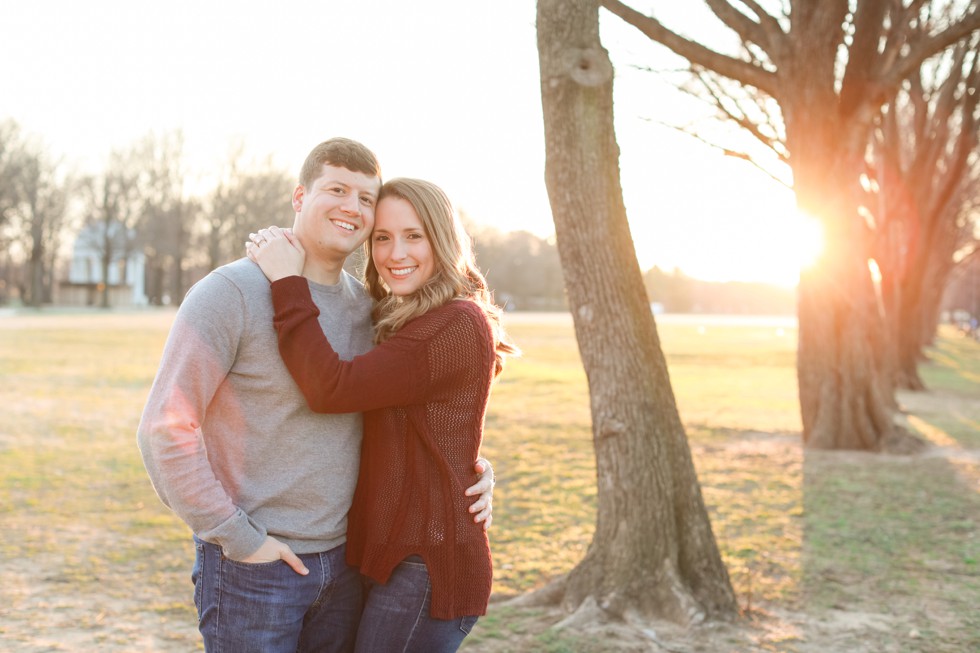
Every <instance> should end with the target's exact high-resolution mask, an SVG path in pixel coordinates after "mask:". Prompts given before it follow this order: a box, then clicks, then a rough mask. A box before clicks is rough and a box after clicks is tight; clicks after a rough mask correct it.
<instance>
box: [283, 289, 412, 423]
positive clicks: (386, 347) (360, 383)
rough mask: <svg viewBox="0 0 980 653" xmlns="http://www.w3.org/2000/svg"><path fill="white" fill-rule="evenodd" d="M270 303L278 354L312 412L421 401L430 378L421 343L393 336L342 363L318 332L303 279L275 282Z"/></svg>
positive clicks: (383, 406)
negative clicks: (272, 309)
mask: <svg viewBox="0 0 980 653" xmlns="http://www.w3.org/2000/svg"><path fill="white" fill-rule="evenodd" d="M272 303H273V307H274V308H275V318H274V325H275V327H276V332H277V333H278V334H279V353H280V355H281V356H282V359H283V362H284V363H285V364H286V368H287V369H288V370H289V373H290V374H291V375H292V377H293V379H294V380H295V381H296V384H297V385H298V386H299V388H300V390H301V391H302V393H303V396H304V397H305V398H306V403H307V404H308V405H309V407H310V409H311V410H313V411H314V412H318V413H352V412H363V411H366V410H374V409H377V408H385V407H388V406H407V405H410V404H414V403H418V402H420V401H422V400H423V398H424V396H425V390H426V383H425V382H424V381H425V380H426V379H427V377H428V375H427V374H426V373H425V368H426V347H425V343H424V342H421V341H418V340H412V339H407V338H397V337H396V338H393V339H391V340H389V341H387V342H385V343H383V344H381V345H379V346H378V347H375V348H374V349H372V350H371V351H370V352H368V353H367V354H364V355H361V356H357V357H356V358H354V359H353V360H351V361H344V360H341V359H340V357H339V356H338V355H337V353H336V352H335V351H334V350H333V347H331V346H330V341H329V340H327V337H326V336H325V335H324V333H323V330H322V329H321V328H320V324H319V322H318V320H317V317H318V316H319V315H320V311H319V309H318V308H317V307H316V304H314V303H313V299H312V297H311V296H310V287H309V283H308V282H307V281H306V279H305V278H303V277H300V276H292V277H286V278H284V279H280V280H278V281H276V282H274V283H273V284H272Z"/></svg>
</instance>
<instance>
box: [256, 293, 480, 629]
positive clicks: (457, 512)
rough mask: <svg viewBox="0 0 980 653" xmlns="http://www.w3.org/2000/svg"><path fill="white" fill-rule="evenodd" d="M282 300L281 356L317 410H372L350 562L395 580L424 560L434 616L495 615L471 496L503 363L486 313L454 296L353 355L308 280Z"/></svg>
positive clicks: (351, 523)
mask: <svg viewBox="0 0 980 653" xmlns="http://www.w3.org/2000/svg"><path fill="white" fill-rule="evenodd" d="M272 301H273V305H274V307H275V311H276V314H275V327H276V331H277V332H278V334H279V352H280V353H281V355H282V358H283V361H285V363H286V367H287V368H288V369H289V372H290V374H292V376H293V379H295V380H296V383H297V384H298V385H299V387H300V389H301V390H302V392H303V395H304V396H305V397H306V401H307V403H308V404H309V406H310V408H311V409H312V410H314V411H316V412H322V413H349V412H360V411H363V412H364V441H363V444H362V447H361V466H360V473H359V476H358V480H357V489H356V490H355V492H354V502H353V505H352V506H351V509H350V513H349V515H348V524H347V561H348V562H349V563H350V564H352V565H355V566H357V567H358V568H360V570H361V573H363V574H364V575H365V576H368V577H369V578H372V579H374V580H375V581H377V582H379V583H385V582H387V580H388V577H389V575H390V574H391V572H392V570H393V569H394V568H395V567H396V566H397V565H398V563H399V562H401V561H402V560H404V559H405V558H406V557H408V556H410V555H419V556H421V557H422V559H423V560H425V564H426V567H427V568H428V571H429V576H430V579H431V582H432V602H431V605H432V607H431V616H432V617H434V618H436V619H454V618H458V617H462V616H472V615H483V614H486V609H487V602H488V600H489V598H490V586H491V581H492V567H491V561H490V546H489V543H488V541H487V536H486V533H485V532H484V530H483V526H482V525H481V524H474V523H473V517H472V515H471V514H470V513H469V512H468V507H469V504H470V503H472V501H473V499H472V497H466V496H464V494H463V491H464V490H465V489H466V488H467V487H469V486H470V485H472V484H473V483H475V482H476V473H475V471H474V469H473V466H474V464H475V462H476V458H477V456H478V455H479V450H480V443H481V441H482V438H483V421H484V416H485V414H486V407H487V401H488V399H489V397H490V386H491V384H492V381H493V376H494V365H495V361H496V350H495V345H494V338H493V333H492V331H491V328H490V324H489V322H488V319H487V316H486V314H485V313H484V312H483V310H482V309H481V308H480V307H479V306H478V305H477V304H475V303H473V302H471V301H465V300H456V301H452V302H449V303H448V304H446V305H445V306H441V307H439V308H436V309H433V310H431V311H429V312H428V313H426V314H425V315H422V316H420V317H418V318H416V319H414V320H412V321H411V322H409V323H408V324H406V325H405V326H404V327H402V328H401V329H400V330H399V331H398V332H397V333H396V334H395V335H394V336H393V337H392V338H391V339H389V340H387V341H386V342H384V343H382V344H380V345H378V346H376V347H375V348H374V349H373V350H371V351H370V352H368V353H367V354H364V355H362V356H358V357H356V358H354V359H353V360H352V361H343V360H340V358H339V357H338V356H337V354H336V353H335V352H334V350H333V349H332V348H331V347H330V343H329V342H328V340H327V338H326V336H324V334H323V331H322V330H321V328H320V325H319V322H318V321H317V316H318V315H319V309H317V307H316V305H315V304H314V303H313V300H312V298H311V297H310V290H309V285H308V283H307V281H306V279H304V278H303V277H298V276H295V277H287V278H285V279H281V280H279V281H276V282H275V283H273V284H272Z"/></svg>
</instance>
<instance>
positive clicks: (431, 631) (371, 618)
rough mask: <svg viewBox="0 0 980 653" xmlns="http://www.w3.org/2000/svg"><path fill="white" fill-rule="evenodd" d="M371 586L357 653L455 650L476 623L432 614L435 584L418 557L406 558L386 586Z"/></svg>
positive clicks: (444, 651) (421, 652)
mask: <svg viewBox="0 0 980 653" xmlns="http://www.w3.org/2000/svg"><path fill="white" fill-rule="evenodd" d="M369 585H370V589H369V590H368V594H367V597H366V599H365V605H364V614H362V615H361V626H360V628H359V629H358V631H357V649H356V650H357V653H391V651H398V652H399V653H452V652H453V651H455V650H456V649H458V648H459V645H460V644H462V643H463V638H464V637H466V636H467V635H468V634H469V632H470V630H471V629H472V628H473V625H474V624H475V623H476V620H477V617H462V618H459V619H449V620H445V619H433V618H432V617H431V616H429V602H430V599H431V596H432V584H431V583H430V582H429V572H428V570H427V569H426V568H425V563H424V562H422V559H421V558H419V557H418V556H411V557H409V558H408V559H406V560H404V561H402V563H401V564H400V565H398V566H397V567H395V570H394V571H392V572H391V577H390V578H389V579H388V582H387V583H385V584H384V585H381V584H378V583H374V582H370V584H369Z"/></svg>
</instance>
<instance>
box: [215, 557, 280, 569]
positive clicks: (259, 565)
mask: <svg viewBox="0 0 980 653" xmlns="http://www.w3.org/2000/svg"><path fill="white" fill-rule="evenodd" d="M222 559H223V560H224V561H225V562H227V563H228V564H230V565H233V566H235V567H239V568H241V569H264V568H272V567H275V566H276V565H280V564H281V565H285V564H286V562H285V561H284V560H282V559H281V558H280V559H279V560H270V561H268V562H242V561H240V560H232V559H231V558H229V557H228V556H222Z"/></svg>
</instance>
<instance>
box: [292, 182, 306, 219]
mask: <svg viewBox="0 0 980 653" xmlns="http://www.w3.org/2000/svg"><path fill="white" fill-rule="evenodd" d="M304 195H306V189H304V188H303V185H302V184H296V188H294V189H293V211H295V212H296V213H299V212H300V211H302V210H303V197H304Z"/></svg>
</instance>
